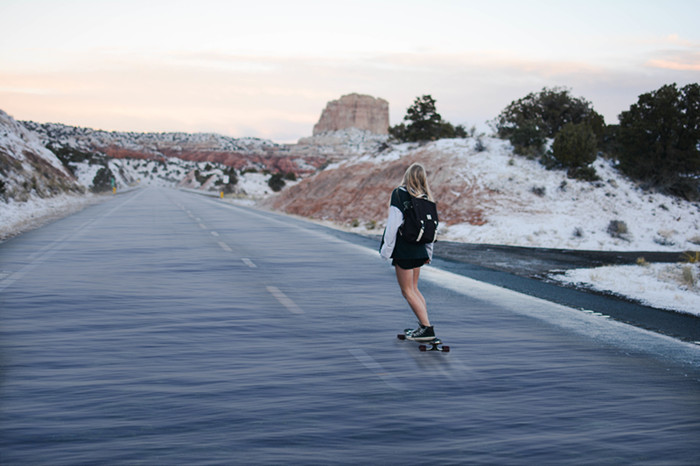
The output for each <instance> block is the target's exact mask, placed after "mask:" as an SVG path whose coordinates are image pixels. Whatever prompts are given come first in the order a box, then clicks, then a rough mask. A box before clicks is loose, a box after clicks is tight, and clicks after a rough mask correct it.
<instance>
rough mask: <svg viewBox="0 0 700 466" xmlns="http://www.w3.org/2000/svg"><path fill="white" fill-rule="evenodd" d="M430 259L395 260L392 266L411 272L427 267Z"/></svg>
mask: <svg viewBox="0 0 700 466" xmlns="http://www.w3.org/2000/svg"><path fill="white" fill-rule="evenodd" d="M427 260H428V259H394V260H392V261H391V265H396V266H399V267H401V268H402V269H404V270H411V269H415V268H418V267H421V266H423V265H425V263H426V261H427Z"/></svg>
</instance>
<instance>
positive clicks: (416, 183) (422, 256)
mask: <svg viewBox="0 0 700 466" xmlns="http://www.w3.org/2000/svg"><path fill="white" fill-rule="evenodd" d="M411 197H427V198H428V199H430V200H431V201H432V200H433V199H432V195H431V193H430V188H429V187H428V179H427V176H426V174H425V168H423V166H422V165H421V164H419V163H414V164H413V165H411V166H410V167H408V170H406V173H405V174H404V176H403V181H402V183H401V186H399V187H398V188H396V189H394V190H393V191H392V193H391V203H390V206H389V217H388V219H387V222H386V229H385V230H384V237H383V238H382V244H381V246H380V254H381V256H382V258H384V259H385V260H387V261H388V260H389V259H393V260H392V262H391V265H393V266H394V268H395V270H396V279H397V280H398V282H399V287H401V294H403V297H404V298H406V301H407V302H408V305H409V306H411V310H412V311H413V313H414V314H415V315H416V317H417V318H418V323H419V324H420V325H419V327H418V328H417V329H415V330H414V331H413V332H412V333H411V334H410V335H407V336H406V338H408V339H409V340H416V341H430V340H432V339H434V338H435V330H434V329H433V327H432V325H430V319H429V318H428V308H427V306H426V304H425V298H424V297H423V295H422V294H421V292H420V291H419V290H418V278H419V276H420V268H421V266H423V265H424V264H428V263H430V261H431V260H432V258H433V244H432V243H429V244H413V243H409V242H407V241H405V240H404V239H403V237H402V236H401V235H400V234H398V231H399V227H400V226H401V225H402V224H403V221H404V217H403V211H402V206H403V203H404V202H405V201H407V200H409V199H410V198H411Z"/></svg>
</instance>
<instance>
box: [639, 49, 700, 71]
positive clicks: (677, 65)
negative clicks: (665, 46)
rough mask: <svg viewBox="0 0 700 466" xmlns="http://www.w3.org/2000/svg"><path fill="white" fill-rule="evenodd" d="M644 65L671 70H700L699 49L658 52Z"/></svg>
mask: <svg viewBox="0 0 700 466" xmlns="http://www.w3.org/2000/svg"><path fill="white" fill-rule="evenodd" d="M656 55H658V58H652V59H649V60H648V61H647V62H646V66H648V67H650V68H659V69H663V70H673V71H700V50H698V49H696V50H668V51H663V52H658V53H657V54H656Z"/></svg>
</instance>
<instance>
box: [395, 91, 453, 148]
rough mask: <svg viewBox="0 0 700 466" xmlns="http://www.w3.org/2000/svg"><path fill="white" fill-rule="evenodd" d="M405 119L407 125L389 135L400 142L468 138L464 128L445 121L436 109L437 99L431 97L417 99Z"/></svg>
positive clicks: (400, 125)
mask: <svg viewBox="0 0 700 466" xmlns="http://www.w3.org/2000/svg"><path fill="white" fill-rule="evenodd" d="M403 119H404V121H405V122H407V124H406V123H400V124H398V125H396V126H392V127H391V128H389V134H390V135H391V136H392V137H393V138H394V139H396V140H398V141H402V142H419V141H435V140H437V139H443V138H464V137H467V130H466V129H465V128H464V126H462V125H457V126H453V125H452V124H451V123H449V122H446V121H443V119H442V116H441V115H440V114H439V113H438V112H437V109H436V107H435V99H433V98H432V97H431V96H430V95H423V96H421V97H416V99H415V100H414V101H413V105H411V106H410V107H408V109H407V110H406V115H405V116H404V117H403Z"/></svg>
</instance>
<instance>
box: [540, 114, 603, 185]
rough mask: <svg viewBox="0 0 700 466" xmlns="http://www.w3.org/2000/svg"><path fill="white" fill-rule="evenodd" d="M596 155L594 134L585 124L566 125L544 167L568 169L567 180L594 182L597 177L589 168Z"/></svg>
mask: <svg viewBox="0 0 700 466" xmlns="http://www.w3.org/2000/svg"><path fill="white" fill-rule="evenodd" d="M597 155H598V150H597V139H596V137H595V133H594V132H593V130H592V129H591V128H590V127H589V126H588V124H587V123H578V124H574V123H567V124H566V125H564V127H563V128H562V129H561V131H560V132H559V133H558V134H557V136H556V138H555V139H554V144H552V152H551V159H549V158H547V160H546V162H545V165H549V166H550V168H553V167H554V166H556V167H561V168H568V169H569V170H568V172H567V175H568V176H569V178H576V179H580V180H586V181H596V180H598V176H597V175H596V172H595V169H594V168H593V167H591V166H590V164H591V163H593V162H594V161H595V159H596V157H597Z"/></svg>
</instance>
